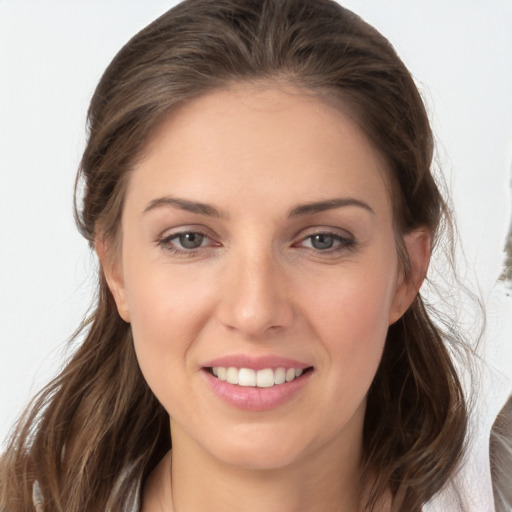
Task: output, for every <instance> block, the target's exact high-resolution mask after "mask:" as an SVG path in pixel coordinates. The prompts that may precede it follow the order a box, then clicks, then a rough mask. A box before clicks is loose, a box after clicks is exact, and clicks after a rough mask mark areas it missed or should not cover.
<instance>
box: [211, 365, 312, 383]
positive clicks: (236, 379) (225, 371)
mask: <svg viewBox="0 0 512 512" xmlns="http://www.w3.org/2000/svg"><path fill="white" fill-rule="evenodd" d="M206 370H207V371H208V372H209V373H210V374H211V375H213V376H215V377H216V378H217V379H219V380H220V381H223V382H227V383H229V384H234V385H237V386H243V387H257V388H271V387H274V386H279V385H281V384H285V383H287V382H291V381H293V380H295V379H298V378H299V377H300V376H301V375H304V374H306V373H308V372H310V371H312V370H313V367H312V366H310V367H308V368H304V369H303V368H284V367H280V368H263V369H262V370H253V369H252V368H235V367H232V366H231V367H229V368H227V367H223V366H214V367H208V368H206Z"/></svg>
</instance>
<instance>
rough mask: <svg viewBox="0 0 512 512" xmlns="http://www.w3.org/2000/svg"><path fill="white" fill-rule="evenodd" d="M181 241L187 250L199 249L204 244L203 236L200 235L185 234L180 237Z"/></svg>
mask: <svg viewBox="0 0 512 512" xmlns="http://www.w3.org/2000/svg"><path fill="white" fill-rule="evenodd" d="M179 239H180V244H181V246H182V247H184V248H185V249H197V248H198V247H200V246H201V244H202V243H203V235H201V234H199V233H185V234H183V235H180V237H179Z"/></svg>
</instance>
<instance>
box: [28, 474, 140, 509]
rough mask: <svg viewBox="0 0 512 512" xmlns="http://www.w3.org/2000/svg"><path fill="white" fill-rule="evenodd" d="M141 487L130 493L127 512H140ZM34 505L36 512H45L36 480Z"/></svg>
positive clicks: (135, 487)
mask: <svg viewBox="0 0 512 512" xmlns="http://www.w3.org/2000/svg"><path fill="white" fill-rule="evenodd" d="M139 487H140V486H139V485H138V484H137V485H134V486H133V488H132V490H131V491H130V500H129V501H130V503H132V504H133V505H131V506H130V507H129V508H127V509H126V511H125V512H139V511H140V492H139ZM32 503H33V504H34V508H35V509H36V512H43V507H44V501H43V493H42V492H41V488H40V487H39V482H38V481H37V480H36V481H35V482H34V485H33V486H32Z"/></svg>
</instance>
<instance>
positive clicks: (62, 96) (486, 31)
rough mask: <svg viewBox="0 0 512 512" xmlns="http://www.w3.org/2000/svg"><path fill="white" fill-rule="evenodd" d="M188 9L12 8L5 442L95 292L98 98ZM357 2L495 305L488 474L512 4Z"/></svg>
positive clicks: (3, 299)
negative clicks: (110, 68)
mask: <svg viewBox="0 0 512 512" xmlns="http://www.w3.org/2000/svg"><path fill="white" fill-rule="evenodd" d="M174 3H175V2H170V1H163V0H144V1H141V0H109V1H108V2H105V1H102V0H87V1H86V0H75V1H73V2H69V1H66V0H60V1H58V0H53V1H47V2H40V1H38V0H32V1H28V0H0V439H3V438H5V436H6V434H7V432H8V429H9V427H10V426H11V425H12V422H13V421H14V419H15V417H16V416H17V415H18V414H19V413H20V412H21V409H22V407H23V405H24V404H25V403H26V401H27V400H28V398H29V397H30V396H32V395H33V393H34V392H35V391H37V390H38V389H39V388H40V387H41V386H42V385H43V384H44V383H46V382H47V380H48V379H49V378H50V376H51V375H53V374H54V373H55V372H56V371H57V369H58V368H59V367H60V366H61V364H62V361H63V354H64V350H65V346H66V340H67V339H68V338H69V336H70V335H71V334H72V332H73V331H74V329H75V328H76V327H77V326H78V325H79V323H80V321H81V319H82V318H83V316H84V314H85V312H86V310H87V307H88V305H89V304H90V303H91V300H92V297H93V293H94V288H95V279H94V270H95V265H96V263H95V258H94V256H93V255H92V254H91V252H90V250H89V248H88V247H87V244H86V243H85V242H84V241H83V240H82V239H81V238H80V236H79V235H78V233H77V232H76V229H75V227H74V224H73V217H72V192H73V182H74V175H75V171H76V169H77V166H78V162H79V159H80V155H81V151H82V150H83V147H84V144H85V114H86V110H87V105H88V101H89V99H90V97H91V95H92V93H93V91H94V87H95V85H96V83H97V81H98V80H99V78H100V76H101V73H102V71H103V70H104V68H105V67H106V66H107V65H108V63H109V62H110V60H111V59H112V57H113V56H114V55H115V53H116V52H117V50H119V48H120V47H121V46H122V45H123V44H124V43H125V42H126V41H127V40H128V38H129V37H131V36H132V35H133V34H134V33H135V32H136V31H138V30H139V29H140V28H142V27H143V26H145V25H146V24H147V23H148V22H150V21H151V20H153V19H154V18H155V17H156V16H158V15H159V14H161V13H163V12H164V11H165V10H167V9H168V8H169V7H171V6H172V5H173V4H174ZM344 5H345V6H347V7H349V8H351V9H353V10H354V11H355V12H357V13H358V14H360V15H361V16H362V17H363V18H365V19H366V20H367V21H369V22H370V23H371V24H373V25H374V26H376V27H377V28H378V29H379V30H381V31H382V32H383V33H384V35H386V36H387V37H388V38H389V39H390V41H391V42H392V43H393V44H394V46H395V48H396V49H397V51H398V53H399V54H400V56H401V57H402V59H403V60H404V61H405V63H406V65H407V66H408V67H409V69H410V70H411V71H412V73H413V75H414V77H415V79H416V81H417V84H418V86H419V88H420V90H421V92H422V94H423V96H424V98H425V101H426V104H427V108H428V110H429V113H430V116H431V119H432V123H433V127H434V131H435V133H436V138H437V141H438V148H437V157H438V161H439V164H440V166H441V167H442V168H443V171H444V173H445V176H446V181H447V183H448V186H449V188H450V190H451V193H452V196H453V202H454V206H455V210H456V212H457V218H458V222H459V228H460V233H461V238H462V241H463V245H464V248H465V254H466V259H467V265H466V267H463V270H464V268H465V269H466V270H465V272H466V274H467V275H466V279H467V280H468V281H470V282H472V283H474V282H475V279H476V277H478V281H479V286H480V288H481V292H482V296H483V297H484V298H485V299H487V298H488V297H489V299H488V305H489V306H488V307H489V308H490V314H489V317H490V328H489V331H488V335H487V336H486V340H485V341H486V344H485V347H484V348H485V350H486V353H487V354H488V360H489V361H490V365H491V366H492V367H493V368H494V370H492V371H490V373H489V375H490V376H489V375H488V376H487V377H486V378H484V392H483V397H482V404H483V405H481V408H482V409H483V410H487V413H486V414H487V415H484V416H485V418H487V419H486V420H485V421H483V422H482V421H481V422H480V423H481V424H480V427H481V433H480V434H479V436H480V437H479V439H480V441H479V442H480V444H481V447H480V448H481V450H480V452H479V451H478V449H476V450H475V453H476V455H475V460H474V461H473V464H474V467H477V466H478V465H479V464H480V462H481V463H484V462H482V461H480V462H479V459H478V457H484V456H485V443H486V435H487V433H486V429H487V430H488V426H489V425H490V421H489V419H488V418H491V417H492V415H493V413H495V412H497V408H498V407H499V404H500V403H501V402H502V401H503V400H504V397H505V396H506V394H507V392H509V391H510V387H511V384H510V382H511V381H510V377H511V376H512V375H511V374H512V346H511V345H512V342H511V341H510V337H509V339H506V338H507V337H508V335H507V332H508V333H510V332H511V329H512V328H511V326H510V319H511V318H512V309H511V307H510V302H507V298H506V296H505V292H504V290H503V289H498V290H494V291H493V292H492V293H491V295H490V296H489V293H490V292H491V290H492V289H493V286H494V284H495V281H496V279H497V277H498V275H499V273H500V265H501V262H502V260H503V254H502V249H503V244H504V239H505V234H506V231H507V228H508V223H509V220H510V197H511V196H510V189H509V181H510V171H511V162H512V93H511V91H512V2H511V1H510V0H491V1H484V0H480V1H477V0H451V1H445V0H430V1H429V2H425V1H424V0H412V1H411V0H387V1H386V2H383V1H382V0H350V1H347V2H344ZM507 322H508V323H507ZM489 354H490V355H489ZM507 374H508V377H507ZM489 411H490V412H489ZM477 437H478V436H477ZM477 445H478V442H477ZM478 453H480V455H478ZM477 473H478V471H477V472H475V475H476V474H477ZM471 478H472V477H471V476H468V479H471ZM484 480H485V479H484ZM484 484H485V482H484ZM475 499H476V500H478V498H475ZM489 506H490V505H489V502H488V501H487V502H484V501H483V502H482V503H480V504H478V503H476V504H475V511H476V510H478V511H479V512H482V511H483V510H487V507H489ZM478 507H480V508H478ZM482 507H483V508H482Z"/></svg>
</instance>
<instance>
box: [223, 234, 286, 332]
mask: <svg viewBox="0 0 512 512" xmlns="http://www.w3.org/2000/svg"><path fill="white" fill-rule="evenodd" d="M252 242H255V241H254V240H253V241H252ZM227 273H228V276H226V277H227V278H226V280H225V286H224V289H223V294H222V295H223V296H222V300H221V321H222V322H223V323H224V324H225V325H226V326H227V327H229V328H231V329H236V330H238V331H240V332H241V333H243V334H245V335H248V336H252V337H258V336H262V335H264V334H265V333H268V331H269V330H275V329H276V328H279V327H281V328H282V327H285V326H287V325H288V324H289V323H290V321H291V318H292V305H291V303H290V301H289V300H288V297H287V293H286V292H287V284H286V276H285V273H284V272H283V269H282V266H281V264H280V262H279V258H278V255H277V254H276V252H275V251H274V250H273V249H272V247H271V246H270V244H267V245H265V244H261V243H260V244H258V243H248V244H246V245H245V246H242V247H239V248H238V249H237V250H236V251H234V252H233V254H232V257H231V258H230V261H229V264H228V265H227Z"/></svg>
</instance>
